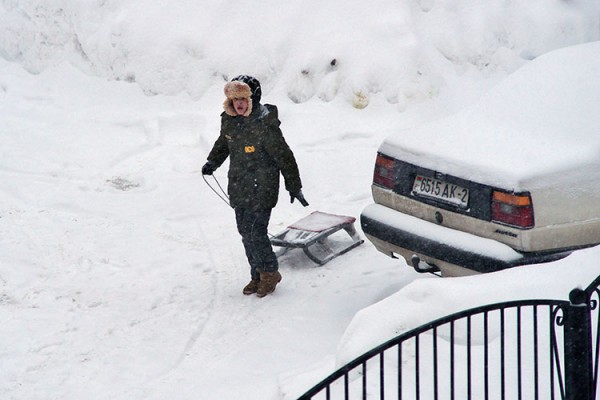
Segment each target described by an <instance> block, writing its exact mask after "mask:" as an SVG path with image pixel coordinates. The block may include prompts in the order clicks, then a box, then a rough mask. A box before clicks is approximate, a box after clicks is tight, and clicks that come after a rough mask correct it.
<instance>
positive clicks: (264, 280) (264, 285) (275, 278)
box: [256, 271, 281, 297]
mask: <svg viewBox="0 0 600 400" xmlns="http://www.w3.org/2000/svg"><path fill="white" fill-rule="evenodd" d="M279 282H281V274H280V273H279V271H275V272H261V273H260V282H258V290H257V291H256V295H257V296H258V297H265V296H266V295H268V294H269V293H273V292H274V291H275V287H276V286H277V284H278V283H279Z"/></svg>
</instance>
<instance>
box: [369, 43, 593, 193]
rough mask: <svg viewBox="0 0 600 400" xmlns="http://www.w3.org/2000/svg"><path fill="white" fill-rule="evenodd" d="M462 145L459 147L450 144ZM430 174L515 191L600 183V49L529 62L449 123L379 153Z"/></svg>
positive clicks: (406, 134)
mask: <svg viewBox="0 0 600 400" xmlns="http://www.w3.org/2000/svg"><path fill="white" fill-rule="evenodd" d="M457 143H460V145H459V146H457V145H456V144H457ZM379 150H380V151H381V152H383V153H385V154H388V155H390V156H393V157H396V158H399V159H402V160H405V161H407V162H410V163H414V164H418V165H421V166H424V167H426V168H430V169H433V170H436V171H443V172H444V173H448V174H451V175H456V176H461V177H466V178H467V179H470V180H473V181H477V182H481V183H486V184H492V185H502V186H503V187H505V188H509V189H510V188H512V189H513V190H520V189H523V188H526V187H531V185H552V181H553V180H554V179H556V178H557V177H559V176H563V179H567V178H565V177H564V175H568V179H577V178H578V175H580V176H579V177H580V178H581V177H582V176H583V175H581V174H588V175H587V176H588V177H589V174H590V173H592V174H593V175H595V179H596V180H598V178H599V176H600V172H598V171H600V42H593V43H587V44H583V45H577V46H573V47H567V48H563V49H560V50H556V51H553V52H550V53H547V54H545V55H543V56H540V57H538V58H537V59H535V60H533V61H531V62H530V63H529V64H527V65H526V66H524V67H522V68H521V69H519V70H517V71H516V72H515V73H513V74H511V75H510V76H509V77H507V78H506V79H504V80H503V81H502V82H500V83H499V84H498V85H497V86H496V87H494V88H493V89H492V90H491V91H490V92H488V93H487V94H486V95H484V96H483V97H482V98H481V99H480V101H478V102H477V103H476V104H474V105H471V106H470V107H467V108H465V109H464V110H462V111H460V112H458V113H457V114H454V115H452V116H450V117H447V118H443V119H440V120H437V121H434V122H431V123H428V124H425V125H423V126H420V127H416V128H410V129H406V130H403V131H400V132H398V133H396V134H394V135H393V136H390V137H388V138H387V139H386V140H385V141H384V142H383V144H382V145H381V146H380V149H379Z"/></svg>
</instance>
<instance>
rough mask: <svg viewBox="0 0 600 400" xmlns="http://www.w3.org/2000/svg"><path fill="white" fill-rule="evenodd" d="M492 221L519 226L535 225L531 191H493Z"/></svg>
mask: <svg viewBox="0 0 600 400" xmlns="http://www.w3.org/2000/svg"><path fill="white" fill-rule="evenodd" d="M492 221H494V222H500V223H502V224H506V225H510V226H514V227H517V228H531V227H533V203H532V202H531V195H530V194H529V193H519V194H515V193H507V192H501V191H498V190H494V191H493V192H492Z"/></svg>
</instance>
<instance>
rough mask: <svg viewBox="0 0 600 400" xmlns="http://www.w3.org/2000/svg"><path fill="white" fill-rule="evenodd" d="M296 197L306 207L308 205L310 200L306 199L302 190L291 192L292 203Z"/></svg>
mask: <svg viewBox="0 0 600 400" xmlns="http://www.w3.org/2000/svg"><path fill="white" fill-rule="evenodd" d="M294 199H298V201H299V202H300V204H302V205H303V206H304V207H306V206H308V201H306V199H305V198H304V195H303V194H302V190H298V191H297V192H290V203H293V202H294Z"/></svg>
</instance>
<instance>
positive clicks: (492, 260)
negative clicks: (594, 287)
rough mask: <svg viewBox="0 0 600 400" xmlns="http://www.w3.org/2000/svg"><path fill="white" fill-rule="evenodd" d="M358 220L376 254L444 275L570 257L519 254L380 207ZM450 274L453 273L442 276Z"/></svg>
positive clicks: (491, 242)
mask: <svg viewBox="0 0 600 400" xmlns="http://www.w3.org/2000/svg"><path fill="white" fill-rule="evenodd" d="M360 219H361V227H362V230H363V232H364V233H365V235H366V236H367V238H368V239H369V240H370V241H371V242H372V243H373V244H374V245H375V247H376V248H377V249H378V250H379V251H381V252H383V253H385V254H387V255H388V256H392V257H393V256H394V254H399V255H401V256H403V257H404V258H405V259H406V260H407V263H410V259H411V257H412V256H417V257H419V259H421V260H423V261H425V262H427V263H429V264H434V265H436V266H437V267H438V268H440V269H441V270H442V273H443V274H445V275H464V274H466V273H468V272H470V273H477V272H480V273H484V272H493V271H499V270H502V269H506V268H511V267H515V266H518V265H525V264H535V263H540V262H547V261H553V260H557V259H560V258H563V257H565V256H567V255H568V254H569V253H568V252H567V253H558V254H537V253H536V254H529V253H520V252H517V251H515V250H513V249H512V248H510V247H509V246H507V245H505V244H503V243H500V242H497V241H495V240H492V239H486V238H482V237H479V236H475V235H472V234H469V233H465V232H461V231H458V230H455V229H451V228H447V227H444V226H440V225H437V224H434V223H431V222H427V221H424V220H421V219H418V218H415V217H412V216H409V215H406V214H403V213H400V212H398V211H395V210H392V209H390V208H388V207H385V206H382V205H379V204H371V205H369V206H367V207H366V208H365V209H364V210H363V212H362V213H361V216H360ZM445 270H446V271H445ZM449 270H454V271H455V272H454V273H445V272H447V271H449ZM463 270H464V271H463ZM456 271H459V272H456Z"/></svg>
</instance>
